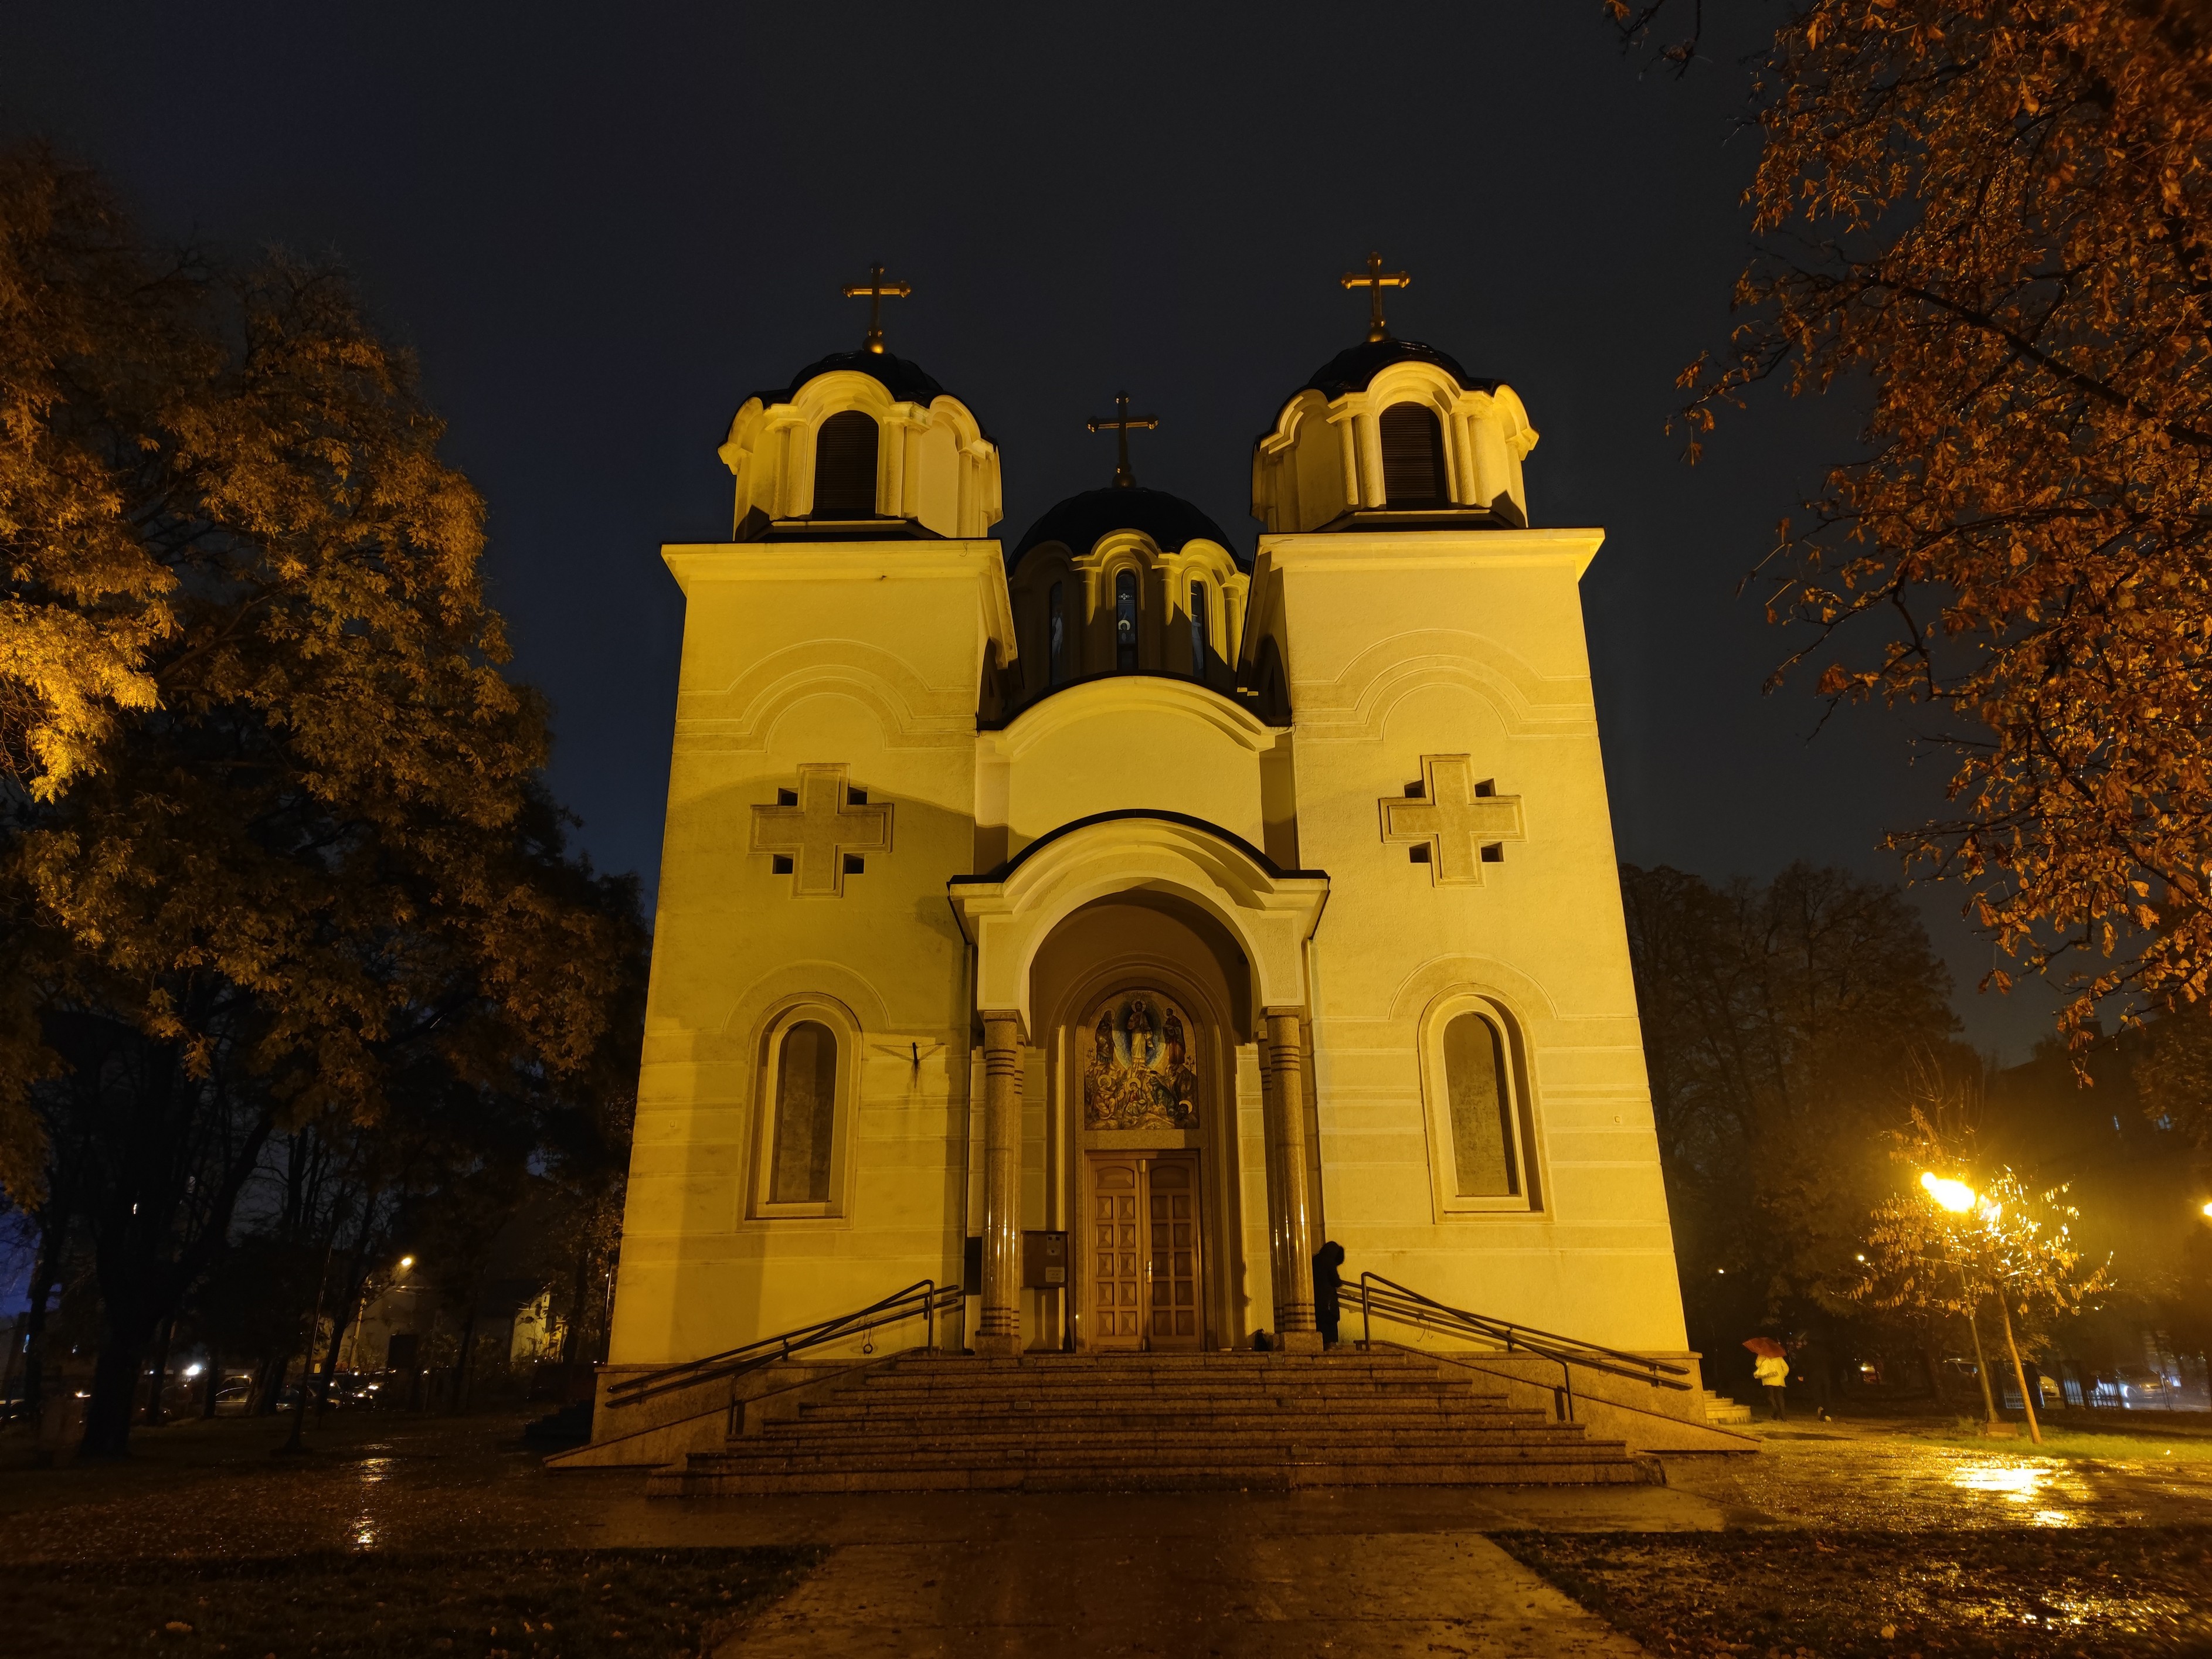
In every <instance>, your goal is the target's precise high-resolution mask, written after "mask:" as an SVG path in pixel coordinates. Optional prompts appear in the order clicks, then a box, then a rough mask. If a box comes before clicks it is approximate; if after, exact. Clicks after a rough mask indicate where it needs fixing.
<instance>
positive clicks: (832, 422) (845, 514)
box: [814, 409, 876, 519]
mask: <svg viewBox="0 0 2212 1659" xmlns="http://www.w3.org/2000/svg"><path fill="white" fill-rule="evenodd" d="M875 510H876V417H875V416H872V415H869V414H866V413H864V412H862V411H861V410H857V409H848V410H845V411H844V413H842V415H832V416H830V417H829V419H828V420H826V421H824V422H822V429H821V430H820V431H819V432H817V434H815V436H814V516H815V517H816V518H817V519H865V518H868V517H870V516H871V515H872V514H873V513H874V512H875Z"/></svg>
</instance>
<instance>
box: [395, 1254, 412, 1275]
mask: <svg viewBox="0 0 2212 1659" xmlns="http://www.w3.org/2000/svg"><path fill="white" fill-rule="evenodd" d="M414 1265H415V1258H414V1257H413V1256H411V1255H403V1256H401V1257H400V1258H399V1271H400V1272H401V1273H405V1272H406V1271H407V1270H408V1269H409V1268H410V1267H413V1266H414Z"/></svg>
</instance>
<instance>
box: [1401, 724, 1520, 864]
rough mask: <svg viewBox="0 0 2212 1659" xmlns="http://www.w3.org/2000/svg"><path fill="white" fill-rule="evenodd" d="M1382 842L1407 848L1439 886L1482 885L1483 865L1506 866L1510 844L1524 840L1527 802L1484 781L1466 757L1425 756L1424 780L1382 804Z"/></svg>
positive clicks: (1411, 859) (1493, 781)
mask: <svg viewBox="0 0 2212 1659" xmlns="http://www.w3.org/2000/svg"><path fill="white" fill-rule="evenodd" d="M1381 806H1382V815H1383V840H1384V841H1385V842H1395V843H1397V844H1399V845H1402V846H1405V847H1406V857H1407V861H1408V862H1410V863H1413V864H1425V865H1427V866H1429V879H1430V880H1431V882H1432V883H1434V884H1437V885H1438V886H1444V885H1468V886H1476V885H1480V884H1481V881H1482V866H1484V865H1486V864H1499V863H1503V862H1504V858H1505V843H1506V842H1509V841H1519V840H1521V839H1522V818H1521V798H1520V797H1519V796H1518V795H1500V794H1499V793H1498V783H1497V780H1496V779H1494V778H1481V779H1478V778H1476V777H1475V776H1474V764H1473V763H1472V762H1471V760H1470V759H1469V757H1467V756H1465V755H1424V756H1422V757H1421V776H1420V780H1419V781H1418V782H1415V783H1408V784H1407V785H1405V786H1403V790H1402V793H1401V794H1399V795H1397V796H1395V797H1393V796H1387V795H1386V796H1384V797H1383V800H1382V802H1381Z"/></svg>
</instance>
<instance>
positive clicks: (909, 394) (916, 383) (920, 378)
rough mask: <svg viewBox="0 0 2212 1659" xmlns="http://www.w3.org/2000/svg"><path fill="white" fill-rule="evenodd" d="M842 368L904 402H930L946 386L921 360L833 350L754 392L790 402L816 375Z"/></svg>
mask: <svg viewBox="0 0 2212 1659" xmlns="http://www.w3.org/2000/svg"><path fill="white" fill-rule="evenodd" d="M840 368H852V369H858V370H859V371H860V373H861V374H866V375H867V376H868V377H869V378H871V379H872V380H875V381H876V382H877V384H878V385H879V386H882V387H883V389H884V391H886V392H890V394H891V396H892V397H894V398H897V399H898V400H899V401H900V402H901V403H903V404H926V403H928V402H929V401H930V400H931V399H932V398H941V397H943V396H944V395H945V388H944V387H943V386H939V385H938V383H937V382H936V381H934V380H931V379H930V378H929V376H928V375H927V374H923V373H922V371H921V365H920V364H919V363H910V362H907V360H906V359H905V358H903V357H894V356H891V355H890V352H888V351H833V352H831V353H830V354H829V356H827V357H824V358H823V359H822V361H821V362H815V363H809V364H807V366H806V367H805V368H802V369H800V370H799V373H798V374H795V375H793V377H792V381H791V384H790V385H789V386H782V387H778V386H769V387H767V388H765V389H764V390H763V391H759V392H754V393H753V396H754V397H756V398H759V399H760V400H761V401H762V402H763V403H764V404H787V403H789V402H790V401H791V400H792V399H793V398H796V397H797V396H798V395H799V388H800V387H801V386H805V384H806V383H807V382H808V381H809V380H812V379H813V378H814V377H815V376H816V375H817V374H829V373H830V372H831V371H833V370H835V369H840Z"/></svg>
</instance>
